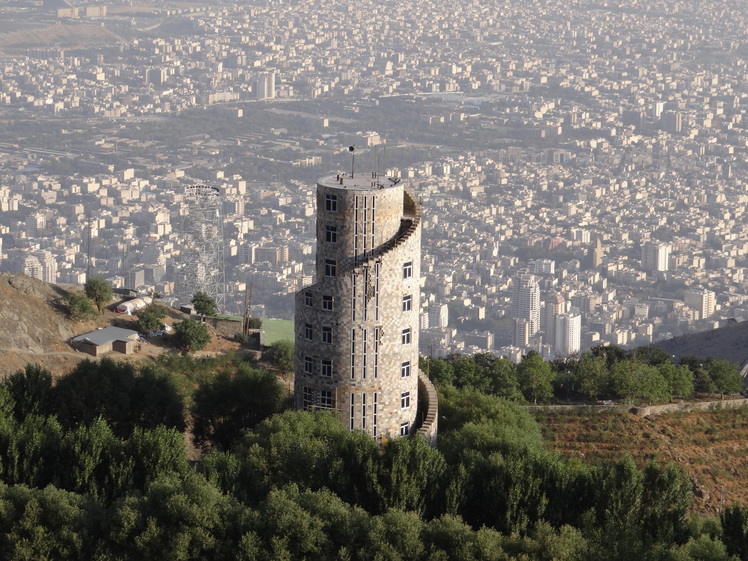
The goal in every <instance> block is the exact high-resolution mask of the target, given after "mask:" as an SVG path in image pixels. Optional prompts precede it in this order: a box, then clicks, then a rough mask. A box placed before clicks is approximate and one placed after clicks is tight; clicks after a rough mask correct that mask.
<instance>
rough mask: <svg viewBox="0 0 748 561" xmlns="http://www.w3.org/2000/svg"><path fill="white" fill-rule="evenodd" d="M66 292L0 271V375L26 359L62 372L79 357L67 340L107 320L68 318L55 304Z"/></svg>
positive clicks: (23, 362) (23, 276) (13, 370)
mask: <svg viewBox="0 0 748 561" xmlns="http://www.w3.org/2000/svg"><path fill="white" fill-rule="evenodd" d="M66 293H67V292H66V290H64V289H63V288H60V287H58V286H55V285H50V284H47V283H44V282H42V281H39V280H36V279H33V278H30V277H27V276H25V275H16V274H2V275H0V326H2V328H0V376H5V375H7V374H10V373H12V372H15V371H16V370H18V369H19V368H23V366H25V365H26V364H27V363H30V362H32V363H33V362H36V363H39V364H43V365H44V366H46V367H47V368H49V369H50V370H51V371H53V372H54V373H62V372H64V371H66V370H67V369H68V368H69V367H70V366H71V365H72V364H75V363H76V362H78V361H79V360H81V358H82V357H81V356H80V353H76V352H75V351H73V350H72V349H71V348H70V346H69V345H68V344H67V340H68V339H70V338H71V337H74V336H75V335H78V334H80V333H83V332H85V331H89V330H92V329H95V328H96V327H98V326H99V325H106V324H107V321H106V320H105V319H104V318H102V319H101V320H96V321H93V322H83V323H74V322H71V321H70V320H68V319H67V316H66V314H65V311H64V310H63V309H62V308H61V307H60V305H59V301H60V299H61V298H62V297H63V296H64V295H65V294H66Z"/></svg>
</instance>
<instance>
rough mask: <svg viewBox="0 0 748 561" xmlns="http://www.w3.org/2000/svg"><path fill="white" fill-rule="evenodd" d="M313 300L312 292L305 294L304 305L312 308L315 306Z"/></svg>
mask: <svg viewBox="0 0 748 561" xmlns="http://www.w3.org/2000/svg"><path fill="white" fill-rule="evenodd" d="M313 303H314V302H313V300H312V293H311V292H305V293H304V305H305V306H311V305H312V304H313Z"/></svg>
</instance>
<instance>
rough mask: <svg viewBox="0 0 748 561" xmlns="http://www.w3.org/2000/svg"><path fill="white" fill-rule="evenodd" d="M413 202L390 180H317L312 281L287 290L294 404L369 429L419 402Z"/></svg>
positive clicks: (403, 418)
mask: <svg viewBox="0 0 748 561" xmlns="http://www.w3.org/2000/svg"><path fill="white" fill-rule="evenodd" d="M420 264H421V227H420V205H419V204H418V203H417V202H416V201H415V199H414V198H413V196H412V195H411V194H410V193H408V192H407V191H406V190H405V189H404V188H403V185H402V184H401V183H400V182H399V181H397V180H390V179H382V178H375V177H371V178H370V177H365V176H363V177H361V178H358V177H357V178H355V179H353V178H351V177H348V176H337V177H336V176H332V177H329V178H324V179H321V180H320V181H319V182H318V184H317V261H316V268H317V283H316V284H314V285H312V286H310V287H307V288H305V289H304V290H302V291H300V292H299V293H297V295H296V345H295V349H296V350H295V388H294V390H295V400H296V403H295V405H296V408H297V409H303V408H332V409H337V410H339V411H340V412H341V413H342V416H343V419H344V422H345V423H346V425H347V426H349V427H350V428H351V429H361V430H364V431H366V432H368V433H369V434H371V435H372V436H374V437H381V436H386V437H395V436H400V435H402V434H410V433H411V432H412V431H413V430H414V428H415V426H414V425H415V422H416V412H417V406H418V334H419V322H418V309H419V302H420V285H419V279H420V276H421V271H420Z"/></svg>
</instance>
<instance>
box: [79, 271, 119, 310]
mask: <svg viewBox="0 0 748 561" xmlns="http://www.w3.org/2000/svg"><path fill="white" fill-rule="evenodd" d="M83 291H84V293H85V294H86V296H87V297H88V298H90V299H91V301H93V303H94V304H96V308H97V309H98V310H99V313H100V314H101V313H103V310H102V308H104V307H105V306H106V305H107V304H108V303H109V302H111V301H112V296H113V294H114V293H113V291H112V285H111V284H109V283H108V282H106V281H105V280H104V279H102V278H99V277H94V278H92V279H88V280H87V281H86V284H84V285H83Z"/></svg>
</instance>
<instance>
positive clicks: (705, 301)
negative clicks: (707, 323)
mask: <svg viewBox="0 0 748 561" xmlns="http://www.w3.org/2000/svg"><path fill="white" fill-rule="evenodd" d="M715 296H716V295H715V293H714V292H712V291H711V290H706V289H703V288H694V289H691V290H686V293H685V295H684V300H685V302H686V306H688V307H689V308H691V309H692V310H694V311H695V312H697V313H698V314H699V317H698V319H707V318H708V317H710V316H711V315H712V314H713V313H714V305H715Z"/></svg>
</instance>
